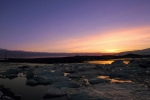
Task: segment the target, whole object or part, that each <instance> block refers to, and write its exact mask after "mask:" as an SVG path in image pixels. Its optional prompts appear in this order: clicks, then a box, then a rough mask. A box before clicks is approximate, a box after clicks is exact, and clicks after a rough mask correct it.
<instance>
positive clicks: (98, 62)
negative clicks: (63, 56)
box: [87, 60, 129, 64]
mask: <svg viewBox="0 0 150 100" xmlns="http://www.w3.org/2000/svg"><path fill="white" fill-rule="evenodd" d="M113 61H114V60H94V61H88V62H87V63H90V64H111V63H112V62H113ZM123 62H124V63H125V64H128V63H129V61H128V60H124V61H123Z"/></svg>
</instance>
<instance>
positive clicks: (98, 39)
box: [20, 26, 150, 53]
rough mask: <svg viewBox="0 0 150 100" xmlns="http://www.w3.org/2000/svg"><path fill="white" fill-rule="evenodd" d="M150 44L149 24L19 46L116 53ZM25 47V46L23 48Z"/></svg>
mask: <svg viewBox="0 0 150 100" xmlns="http://www.w3.org/2000/svg"><path fill="white" fill-rule="evenodd" d="M149 46H150V26H146V27H134V28H124V29H116V30H111V31H105V32H99V31H97V34H95V35H87V36H83V37H78V38H75V37H70V38H66V39H62V40H58V41H56V42H55V43H50V42H48V41H45V42H44V43H42V42H40V43H37V44H32V45H31V44H30V46H29V45H28V44H27V45H26V46H24V47H20V48H21V49H23V50H28V51H35V50H36V51H43V52H70V53H72V52H103V53H117V52H123V51H130V50H137V49H145V48H149ZM25 47H26V48H25Z"/></svg>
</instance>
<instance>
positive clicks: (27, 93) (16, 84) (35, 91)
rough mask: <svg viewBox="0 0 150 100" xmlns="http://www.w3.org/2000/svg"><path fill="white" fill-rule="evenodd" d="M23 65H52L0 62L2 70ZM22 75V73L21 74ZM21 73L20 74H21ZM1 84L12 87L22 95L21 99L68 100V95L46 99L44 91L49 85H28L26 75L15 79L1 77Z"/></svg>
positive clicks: (17, 93)
mask: <svg viewBox="0 0 150 100" xmlns="http://www.w3.org/2000/svg"><path fill="white" fill-rule="evenodd" d="M23 65H29V66H31V67H32V66H36V65H39V66H50V65H47V64H29V63H0V72H3V71H6V69H9V68H17V67H21V66H23ZM20 75H22V74H20ZM20 75H19V76H20ZM0 85H4V87H5V88H10V89H11V91H12V92H14V93H15V94H16V95H21V100H67V98H66V97H59V98H50V99H44V98H43V97H44V94H43V93H44V92H45V91H46V90H47V89H48V87H49V86H48V85H47V86H44V85H38V86H27V85H26V77H25V75H24V76H23V75H22V76H20V77H17V78H14V79H11V80H10V79H8V78H7V79H2V78H0Z"/></svg>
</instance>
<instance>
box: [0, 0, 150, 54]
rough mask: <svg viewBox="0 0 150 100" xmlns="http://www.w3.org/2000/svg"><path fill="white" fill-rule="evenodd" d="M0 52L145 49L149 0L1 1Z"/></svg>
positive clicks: (147, 45) (149, 38)
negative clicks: (1, 49) (2, 50)
mask: <svg viewBox="0 0 150 100" xmlns="http://www.w3.org/2000/svg"><path fill="white" fill-rule="evenodd" d="M0 48H3V49H9V50H24V51H38V52H69V53H70V52H104V53H107V52H121V51H129V50H139V49H145V48H150V0H0Z"/></svg>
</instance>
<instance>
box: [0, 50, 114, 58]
mask: <svg viewBox="0 0 150 100" xmlns="http://www.w3.org/2000/svg"><path fill="white" fill-rule="evenodd" d="M101 55H112V53H48V52H27V51H17V50H7V49H1V48H0V58H5V56H7V58H46V57H66V56H101Z"/></svg>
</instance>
